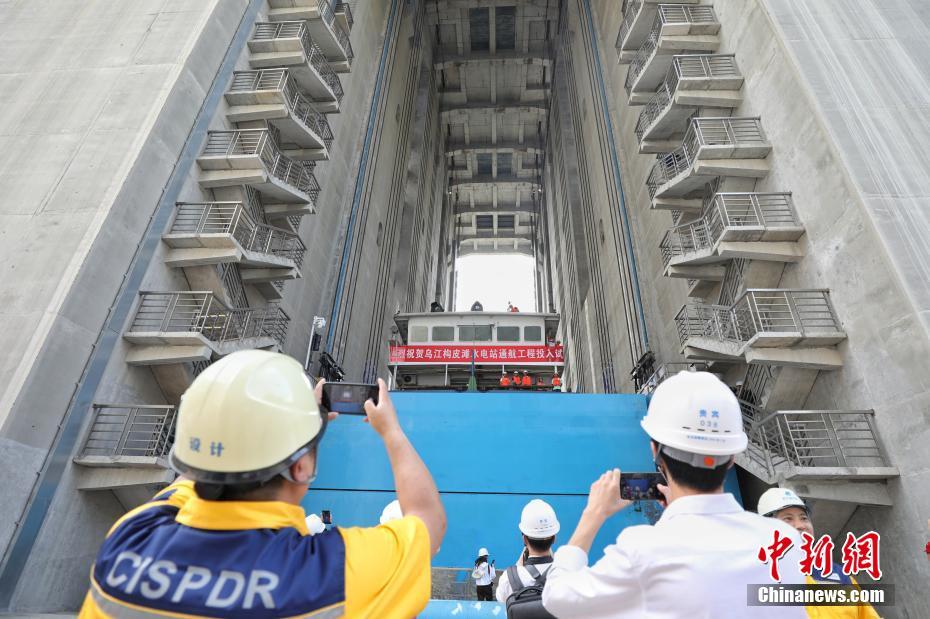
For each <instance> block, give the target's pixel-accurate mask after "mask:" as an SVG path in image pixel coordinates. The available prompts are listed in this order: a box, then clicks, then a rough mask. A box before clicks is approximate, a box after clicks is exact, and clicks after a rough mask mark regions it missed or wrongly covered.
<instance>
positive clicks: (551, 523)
mask: <svg viewBox="0 0 930 619" xmlns="http://www.w3.org/2000/svg"><path fill="white" fill-rule="evenodd" d="M517 528H518V529H519V530H520V534H521V535H522V539H523V552H522V553H521V554H520V558H519V559H518V560H517V563H516V564H515V565H513V566H512V567H508V568H507V569H506V570H505V571H504V573H503V574H501V577H500V579H499V580H498V581H497V593H496V594H495V595H496V597H497V601H498V602H501V603H506V602H507V598H509V597H510V595H511V594H512V593H513V592H514V591H520V590H521V589H523V588H524V587H528V586H530V585H533V584H536V583H538V582H540V581H541V580H542V579H544V577H545V574H546V572H547V571H548V570H549V567H550V566H551V565H552V545H553V544H555V536H556V534H557V533H558V532H559V519H558V518H557V517H556V515H555V510H554V509H552V506H551V505H549V504H548V503H546V502H545V501H543V500H540V499H533V500H532V501H530V502H529V503H527V504H526V506H524V508H523V512H522V513H521V514H520V524H519V525H518V527H517Z"/></svg>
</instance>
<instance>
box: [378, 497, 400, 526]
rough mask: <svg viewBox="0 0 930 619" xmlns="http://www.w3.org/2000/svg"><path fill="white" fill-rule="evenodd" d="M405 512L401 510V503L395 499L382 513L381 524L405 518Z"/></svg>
mask: <svg viewBox="0 0 930 619" xmlns="http://www.w3.org/2000/svg"><path fill="white" fill-rule="evenodd" d="M403 517H404V512H402V511H401V509H400V501H398V500H397V499H394V500H393V501H391V502H390V503H388V504H387V505H385V506H384V510H383V511H382V512H381V521H380V522H381V524H384V523H385V522H390V521H392V520H397V519H398V518H403Z"/></svg>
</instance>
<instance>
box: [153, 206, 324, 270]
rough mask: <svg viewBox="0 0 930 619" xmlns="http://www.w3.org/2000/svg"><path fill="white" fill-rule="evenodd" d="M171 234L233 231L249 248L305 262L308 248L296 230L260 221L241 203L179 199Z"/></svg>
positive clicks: (243, 245) (244, 247)
mask: <svg viewBox="0 0 930 619" xmlns="http://www.w3.org/2000/svg"><path fill="white" fill-rule="evenodd" d="M169 233H170V234H230V235H232V236H233V238H235V239H236V241H238V242H239V244H240V245H242V247H243V249H246V250H248V251H253V252H258V253H263V254H271V255H274V256H278V257H281V258H287V259H289V260H292V261H293V262H294V264H295V265H296V266H297V267H300V266H301V265H302V264H303V259H304V255H305V254H306V252H307V247H306V246H305V245H304V243H303V241H301V240H300V237H299V236H298V235H296V234H294V233H293V232H289V231H287V230H282V229H281V228H276V227H274V226H269V225H268V224H264V223H258V222H256V221H255V220H254V219H252V216H251V215H250V214H249V211H248V209H246V208H245V207H244V206H243V204H242V203H241V202H179V203H178V205H177V214H176V215H175V218H174V221H173V222H172V224H171V228H170V230H169Z"/></svg>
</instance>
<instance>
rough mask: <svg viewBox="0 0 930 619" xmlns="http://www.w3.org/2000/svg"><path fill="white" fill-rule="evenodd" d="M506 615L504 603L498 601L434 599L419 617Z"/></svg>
mask: <svg viewBox="0 0 930 619" xmlns="http://www.w3.org/2000/svg"><path fill="white" fill-rule="evenodd" d="M505 616H506V613H505V612H504V605H503V604H498V603H497V602H469V601H465V600H462V601H461V602H459V601H458V600H432V601H430V603H429V605H428V606H427V607H426V610H424V611H423V612H422V613H420V614H419V615H417V617H418V618H419V619H444V618H445V617H449V618H453V617H454V618H455V619H472V618H474V617H494V618H495V619H502V618H503V617H505Z"/></svg>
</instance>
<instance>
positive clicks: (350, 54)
mask: <svg viewBox="0 0 930 619" xmlns="http://www.w3.org/2000/svg"><path fill="white" fill-rule="evenodd" d="M333 32H335V33H336V40H337V41H339V45H340V46H342V51H344V52H345V53H346V59H347V60H348V61H349V62H351V61H352V59H353V58H355V52H354V51H353V50H352V41H351V40H350V39H349V33H348V32H346V31H345V30H343V29H342V26H340V25H339V24H333Z"/></svg>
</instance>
